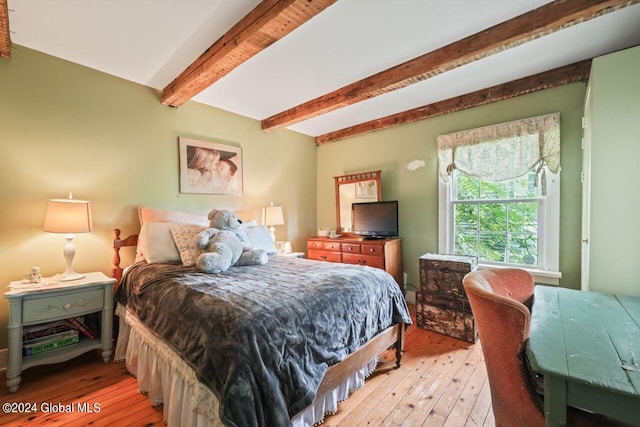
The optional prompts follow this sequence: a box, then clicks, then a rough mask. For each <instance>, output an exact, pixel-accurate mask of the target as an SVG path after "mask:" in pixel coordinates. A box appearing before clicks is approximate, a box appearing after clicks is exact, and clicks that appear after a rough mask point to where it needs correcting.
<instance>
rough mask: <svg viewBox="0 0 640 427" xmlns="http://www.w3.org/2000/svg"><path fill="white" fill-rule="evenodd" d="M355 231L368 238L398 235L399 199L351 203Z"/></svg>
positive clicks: (352, 222)
mask: <svg viewBox="0 0 640 427" xmlns="http://www.w3.org/2000/svg"><path fill="white" fill-rule="evenodd" d="M351 224H353V232H354V233H355V234H359V235H361V236H364V237H367V238H382V239H383V238H385V237H391V236H397V235H398V201H397V200H394V201H390V202H370V203H353V204H352V205H351Z"/></svg>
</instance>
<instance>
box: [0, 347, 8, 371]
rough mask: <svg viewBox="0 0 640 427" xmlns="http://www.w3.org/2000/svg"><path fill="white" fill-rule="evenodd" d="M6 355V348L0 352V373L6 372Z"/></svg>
mask: <svg viewBox="0 0 640 427" xmlns="http://www.w3.org/2000/svg"><path fill="white" fill-rule="evenodd" d="M7 354H8V350H7V349H6V348H3V349H2V350H0V371H6V370H7Z"/></svg>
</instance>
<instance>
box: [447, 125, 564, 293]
mask: <svg viewBox="0 0 640 427" xmlns="http://www.w3.org/2000/svg"><path fill="white" fill-rule="evenodd" d="M550 116H553V117H552V118H553V120H554V121H555V123H554V126H558V129H557V130H555V133H556V136H557V138H558V141H557V142H558V144H557V153H556V154H555V156H556V157H553V158H552V159H551V158H549V160H550V161H549V162H546V161H545V158H544V156H541V155H540V154H541V153H547V154H548V153H550V152H551V151H552V150H550V149H549V148H548V146H545V145H544V140H545V136H544V133H545V131H546V137H547V138H548V137H549V135H550V134H553V133H554V132H551V131H549V129H550V128H549V127H548V126H546V127H545V126H537V127H536V126H529V127H528V128H527V127H526V126H525V131H523V127H522V126H520V127H518V126H517V125H519V124H520V123H521V121H519V122H511V123H507V124H502V125H494V126H492V127H490V131H487V128H480V129H474V130H471V131H464V132H458V133H456V134H449V135H444V136H443V135H441V136H440V137H438V147H439V158H440V176H441V178H443V174H442V171H443V169H445V170H446V172H445V175H446V176H445V177H444V178H443V179H440V180H439V181H440V184H439V187H440V188H439V194H440V196H439V244H438V246H439V248H438V250H439V252H441V253H449V254H456V255H474V256H477V257H478V261H479V264H480V266H481V267H483V266H491V267H499V266H505V267H519V268H525V269H527V270H529V271H531V272H532V273H533V274H534V276H535V277H536V281H537V282H539V283H549V284H557V283H558V279H559V278H560V273H559V272H558V270H559V241H558V240H559V222H560V210H559V206H560V197H559V195H560V175H559V173H558V172H559V122H558V120H557V119H559V115H550ZM547 117H549V116H542V118H544V119H546V118H547ZM525 120H529V121H531V120H538V125H540V124H544V123H545V121H544V120H543V121H540V118H534V119H525ZM501 126H502V127H503V128H499V127H501ZM504 127H507V128H508V129H507V130H505V129H504ZM496 128H499V129H498V130H497V131H496ZM513 129H516V130H515V131H513ZM510 131H513V132H512V133H513V135H510V134H509V132H510ZM469 135H471V138H470V139H471V140H472V142H469V141H468V140H469ZM486 135H490V137H489V138H487V137H485V136H486ZM496 135H497V136H496ZM479 136H480V137H479ZM452 141H453V143H452ZM543 147H544V148H545V150H546V151H545V150H543ZM443 160H444V161H443ZM548 164H554V165H557V167H556V168H555V171H554V170H551V168H549V167H548V166H547V165H548Z"/></svg>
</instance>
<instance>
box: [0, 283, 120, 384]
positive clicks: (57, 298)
mask: <svg viewBox="0 0 640 427" xmlns="http://www.w3.org/2000/svg"><path fill="white" fill-rule="evenodd" d="M114 283H115V279H112V278H109V277H107V276H106V275H104V274H103V273H100V272H95V273H87V274H86V276H85V277H84V278H82V279H78V280H73V281H69V282H57V283H56V282H54V281H53V280H52V279H51V278H45V279H44V280H43V283H42V284H39V285H38V286H37V287H34V286H33V285H29V284H22V283H21V282H12V283H11V286H12V289H11V290H9V291H7V292H5V293H4V297H5V299H7V300H8V302H9V323H8V334H9V340H8V341H9V348H8V358H7V359H8V360H7V373H6V378H7V387H8V388H9V391H10V392H11V393H15V392H16V391H18V385H19V384H20V374H21V373H22V371H24V370H25V369H27V368H30V367H32V366H38V365H45V364H50V363H59V362H64V361H66V360H69V359H72V358H74V357H76V356H79V355H81V354H83V353H86V352H87V351H90V350H95V349H101V350H102V358H103V359H104V361H105V362H108V361H109V359H110V358H111V348H112V345H113V344H112V342H111V338H112V326H113V284H114ZM92 313H95V314H92ZM87 315H91V316H95V317H96V318H97V321H98V322H99V323H100V325H99V331H96V332H97V334H98V335H99V336H96V337H95V338H94V339H90V338H88V337H87V336H86V335H84V334H83V333H80V334H78V342H77V343H74V344H71V345H67V346H63V347H59V348H55V349H53V350H47V351H42V352H38V353H35V352H34V354H30V355H23V331H24V328H25V327H29V326H33V325H46V324H50V323H53V322H57V321H60V320H64V319H69V318H74V317H77V316H87Z"/></svg>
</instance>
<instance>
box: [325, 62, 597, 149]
mask: <svg viewBox="0 0 640 427" xmlns="http://www.w3.org/2000/svg"><path fill="white" fill-rule="evenodd" d="M590 70H591V59H588V60H586V61H582V62H577V63H575V64H571V65H567V66H564V67H560V68H556V69H554V70H551V71H546V72H544V73H539V74H536V75H533V76H530V77H524V78H522V79H518V80H514V81H512V82H509V83H503V84H500V85H497V86H493V87H490V88H488V89H482V90H479V91H476V92H472V93H468V94H466V95H461V96H457V97H455V98H450V99H447V100H444V101H440V102H436V103H433V104H430V105H426V106H423V107H418V108H414V109H412V110H408V111H404V112H402V113H397V114H392V115H390V116H386V117H383V118H380V119H376V120H371V121H369V122H366V123H361V124H359V125H355V126H351V127H348V128H344V129H341V130H337V131H334V132H330V133H327V134H324V135H320V136H318V137H316V145H321V144H326V143H328V142H333V141H338V140H341V139H345V138H350V137H353V136H356V135H362V134H365V133H369V132H374V131H378V130H382V129H387V128H391V127H395V126H399V125H402V124H406V123H412V122H415V121H418V120H424V119H427V118H429V117H436V116H441V115H444V114H448V113H454V112H456V111H461V110H466V109H468V108H473V107H478V106H480V105H486V104H491V103H493V102H497V101H503V100H505V99H509V98H513V97H516V96H520V95H524V94H527V93H532V92H537V91H539V90H543V89H549V88H552V87H556V86H561V85H565V84H568V83H575V82H581V81H586V80H587V79H588V78H589V73H590Z"/></svg>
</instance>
